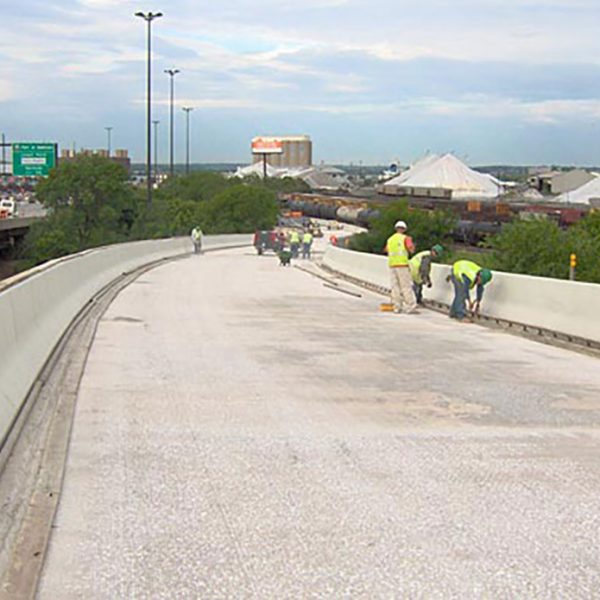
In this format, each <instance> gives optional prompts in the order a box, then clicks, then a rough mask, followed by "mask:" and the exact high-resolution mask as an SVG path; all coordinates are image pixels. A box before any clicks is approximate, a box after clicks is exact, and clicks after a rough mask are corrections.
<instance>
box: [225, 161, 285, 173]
mask: <svg viewBox="0 0 600 600" xmlns="http://www.w3.org/2000/svg"><path fill="white" fill-rule="evenodd" d="M278 173H279V169H276V168H275V167H272V166H271V165H270V164H268V163H267V177H276V176H277V174H278ZM250 175H258V176H259V177H262V176H263V175H264V166H263V163H262V161H260V162H255V163H253V164H251V165H248V166H246V167H238V168H237V171H236V172H235V173H234V174H233V177H248V176H250Z"/></svg>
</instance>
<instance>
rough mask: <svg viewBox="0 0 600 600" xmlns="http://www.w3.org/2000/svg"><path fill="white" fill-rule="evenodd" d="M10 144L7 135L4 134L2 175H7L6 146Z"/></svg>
mask: <svg viewBox="0 0 600 600" xmlns="http://www.w3.org/2000/svg"><path fill="white" fill-rule="evenodd" d="M7 146H10V144H7V143H6V136H5V135H4V134H2V175H6V147H7Z"/></svg>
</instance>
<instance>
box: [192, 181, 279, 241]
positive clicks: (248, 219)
mask: <svg viewBox="0 0 600 600" xmlns="http://www.w3.org/2000/svg"><path fill="white" fill-rule="evenodd" d="M202 208H203V210H202V218H201V220H200V224H201V226H202V229H203V230H204V231H205V232H206V233H251V232H253V231H256V230H257V229H271V228H272V227H273V226H274V225H275V223H276V222H277V210H278V207H277V197H276V196H275V193H274V192H272V191H270V190H266V189H264V188H260V187H255V186H250V185H244V184H238V185H235V186H233V187H231V188H229V189H227V190H225V191H223V192H221V193H220V194H217V195H216V196H215V197H214V198H213V199H212V200H210V201H209V202H207V203H206V204H205V205H204V206H203V207H202Z"/></svg>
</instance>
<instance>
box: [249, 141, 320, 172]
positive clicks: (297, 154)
mask: <svg viewBox="0 0 600 600" xmlns="http://www.w3.org/2000/svg"><path fill="white" fill-rule="evenodd" d="M251 147H252V162H253V163H257V162H262V161H263V156H266V159H267V164H268V165H271V166H272V167H275V168H277V169H281V168H298V167H303V168H306V167H310V166H311V165H312V141H311V139H310V136H308V135H289V136H259V137H255V138H254V139H253V140H252V145H251ZM261 149H265V152H264V153H262V152H260V150H261Z"/></svg>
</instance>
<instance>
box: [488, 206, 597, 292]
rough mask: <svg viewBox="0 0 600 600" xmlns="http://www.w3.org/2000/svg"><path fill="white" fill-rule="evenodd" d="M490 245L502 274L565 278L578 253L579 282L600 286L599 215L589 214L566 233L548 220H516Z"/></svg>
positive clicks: (494, 238)
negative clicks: (572, 258)
mask: <svg viewBox="0 0 600 600" xmlns="http://www.w3.org/2000/svg"><path fill="white" fill-rule="evenodd" d="M489 245H490V247H491V248H492V250H493V267H494V268H495V269H498V270H500V271H507V272H511V273H523V274H525V275H538V276H541V277H555V278H558V279H566V278H568V276H569V262H570V260H569V258H570V255H571V253H575V254H576V255H577V279H578V280H579V281H590V282H598V283H600V264H599V262H600V261H599V259H598V257H599V256H600V215H597V214H591V215H588V216H586V217H585V218H584V219H582V220H581V221H580V222H579V223H577V224H576V225H574V226H572V227H571V228H570V229H568V230H566V231H565V230H562V229H560V227H559V226H558V225H557V224H556V223H554V222H552V221H548V220H537V221H515V222H514V223H510V224H509V225H506V226H505V227H504V228H503V229H502V231H501V232H500V233H499V234H498V235H496V236H494V237H492V238H490V240H489Z"/></svg>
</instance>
